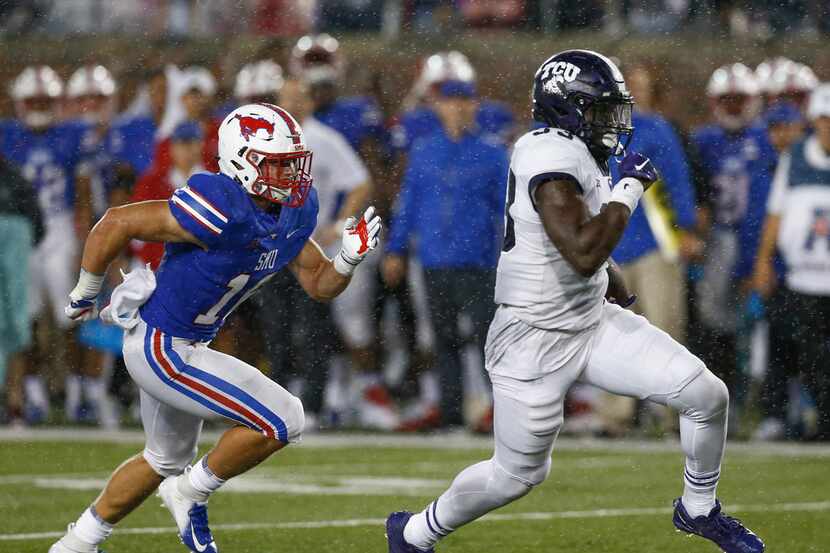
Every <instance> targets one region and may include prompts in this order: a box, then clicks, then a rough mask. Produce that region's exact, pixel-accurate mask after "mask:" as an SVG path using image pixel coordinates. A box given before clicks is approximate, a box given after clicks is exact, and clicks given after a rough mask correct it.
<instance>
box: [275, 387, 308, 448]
mask: <svg viewBox="0 0 830 553" xmlns="http://www.w3.org/2000/svg"><path fill="white" fill-rule="evenodd" d="M280 415H281V416H282V420H283V422H284V423H285V428H286V429H287V430H288V443H291V442H298V441H300V438H301V437H302V434H303V429H304V428H305V410H304V409H303V402H302V401H300V398H298V397H297V396H291V400H290V401H289V402H288V408H287V409H285V411H284V412H282V413H280Z"/></svg>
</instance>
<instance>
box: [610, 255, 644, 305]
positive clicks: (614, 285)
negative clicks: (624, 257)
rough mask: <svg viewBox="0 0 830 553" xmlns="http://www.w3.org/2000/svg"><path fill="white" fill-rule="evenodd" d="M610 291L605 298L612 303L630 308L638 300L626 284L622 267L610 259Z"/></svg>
mask: <svg viewBox="0 0 830 553" xmlns="http://www.w3.org/2000/svg"><path fill="white" fill-rule="evenodd" d="M607 271H608V290H607V291H606V292H605V298H606V299H607V300H608V301H610V302H612V303H616V304H619V305H621V306H622V307H628V306H629V305H631V304H632V303H634V302H635V301H636V300H637V296H635V295H634V294H632V293H631V290H629V289H628V286H627V285H626V284H625V277H623V273H622V270H621V269H620V266H619V265H617V263H616V262H615V261H614V260H613V259H612V258H610V257H609V258H608V269H607Z"/></svg>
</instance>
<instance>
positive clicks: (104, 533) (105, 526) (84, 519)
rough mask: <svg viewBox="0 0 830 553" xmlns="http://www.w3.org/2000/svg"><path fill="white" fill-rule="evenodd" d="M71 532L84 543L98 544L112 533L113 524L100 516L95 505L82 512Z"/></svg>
mask: <svg viewBox="0 0 830 553" xmlns="http://www.w3.org/2000/svg"><path fill="white" fill-rule="evenodd" d="M70 533H71V534H73V535H74V536H75V537H76V538H78V539H79V540H81V541H82V542H83V543H88V544H91V545H98V544H100V543H102V542H103V541H104V540H105V539H107V538H108V537H109V536H110V534H112V524H110V523H109V522H107V521H105V520H104V519H102V518H101V517H100V516H98V513H97V512H95V506H94V505H93V506H92V507H89V508H88V509H87V510H86V511H84V512H83V513H82V514H81V516H80V518H78V521H77V522H76V523H75V526H73V527H72V529H71V530H70Z"/></svg>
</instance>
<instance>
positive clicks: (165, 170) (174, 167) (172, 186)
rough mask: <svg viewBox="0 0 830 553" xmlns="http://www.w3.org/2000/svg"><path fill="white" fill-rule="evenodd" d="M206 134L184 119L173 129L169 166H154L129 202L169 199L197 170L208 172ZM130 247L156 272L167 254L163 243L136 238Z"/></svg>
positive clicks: (137, 185) (196, 124)
mask: <svg viewBox="0 0 830 553" xmlns="http://www.w3.org/2000/svg"><path fill="white" fill-rule="evenodd" d="M203 149H204V133H203V132H202V127H201V125H199V123H197V122H196V121H183V122H181V123H179V124H178V126H177V127H176V128H175V129H173V134H171V135H170V158H171V162H172V163H171V165H170V166H169V167H158V166H155V167H153V168H152V169H151V170H150V171H148V172H146V173H144V174H143V175H141V178H140V179H138V182H137V183H136V185H135V189H134V190H133V193H132V195H131V197H130V202H133V203H135V202H146V201H148V200H166V199H168V198H169V197H170V196H171V195H172V194H173V192H175V191H176V190H178V189H179V188H182V187H184V186H185V185H187V181H188V180H189V179H190V177H191V176H193V175H194V174H196V173H202V172H205V168H204V166H203V165H202V150H203ZM130 249H131V250H132V252H133V254H135V255H136V256H137V257H138V259H139V260H140V261H141V264H142V265H144V264H146V263H149V264H150V268H152V269H153V270H154V271H155V270H156V269H158V268H159V265H161V258H162V256H163V255H164V243H163V242H142V241H140V240H133V241H132V243H131V244H130Z"/></svg>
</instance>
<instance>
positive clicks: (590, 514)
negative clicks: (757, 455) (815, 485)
mask: <svg viewBox="0 0 830 553" xmlns="http://www.w3.org/2000/svg"><path fill="white" fill-rule="evenodd" d="M728 508H729V512H730V513H752V512H761V513H775V512H811V511H821V512H825V511H830V501H816V502H805V503H777V504H771V505H770V504H766V505H729V506H728ZM671 512H672V509H671V507H650V508H649V507H646V508H632V509H595V510H590V511H551V512H529V513H510V514H492V515H487V516H485V517H484V518H482V519H481V521H480V522H511V521H517V520H561V519H591V518H608V517H632V516H655V515H668V514H671ZM384 522H385V521H384V519H382V518H356V519H346V520H313V521H298V522H247V523H245V522H243V523H236V524H211V529H212V530H219V531H234V530H296V529H318V528H350V527H357V526H382V525H383V524H384ZM379 530H380V529H379ZM174 532H175V528H173V527H172V526H157V527H148V528H122V529H118V530H116V533H117V534H119V535H128V534H129V535H145V534H167V533H174ZM62 535H63V532H29V533H21V534H0V541H30V540H45V539H54V538H59V537H61V536H62Z"/></svg>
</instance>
